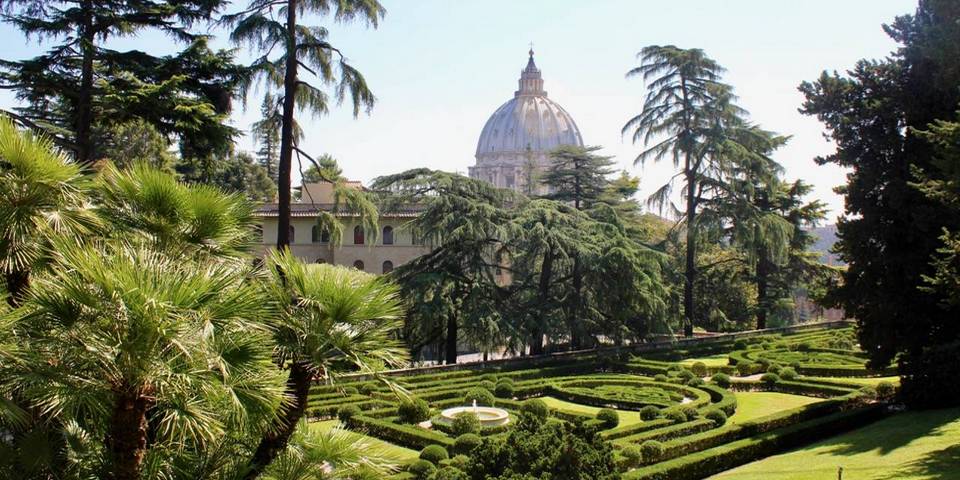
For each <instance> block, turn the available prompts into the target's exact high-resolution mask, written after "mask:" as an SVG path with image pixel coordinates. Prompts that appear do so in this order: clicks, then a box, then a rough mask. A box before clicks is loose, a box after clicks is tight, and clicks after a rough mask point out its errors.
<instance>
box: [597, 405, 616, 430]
mask: <svg viewBox="0 0 960 480" xmlns="http://www.w3.org/2000/svg"><path fill="white" fill-rule="evenodd" d="M597 420H600V421H601V422H602V423H603V427H604V428H614V427H616V426H617V425H620V415H618V414H617V411H616V410H613V409H612V408H601V409H600V411H598V412H597Z"/></svg>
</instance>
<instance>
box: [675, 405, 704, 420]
mask: <svg viewBox="0 0 960 480" xmlns="http://www.w3.org/2000/svg"><path fill="white" fill-rule="evenodd" d="M677 410H679V411H681V412H683V415H684V416H685V417H687V420H696V419H697V418H699V417H700V412H699V411H697V409H696V408H694V407H692V406H690V405H680V406H679V407H677Z"/></svg>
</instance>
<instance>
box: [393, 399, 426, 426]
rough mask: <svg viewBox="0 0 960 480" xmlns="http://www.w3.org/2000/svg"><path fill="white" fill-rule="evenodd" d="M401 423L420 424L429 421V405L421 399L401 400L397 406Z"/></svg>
mask: <svg viewBox="0 0 960 480" xmlns="http://www.w3.org/2000/svg"><path fill="white" fill-rule="evenodd" d="M397 416H398V417H400V422H401V423H420V422H424V421H427V420H429V419H430V405H428V404H427V402H426V400H423V399H421V398H410V399H407V400H401V401H400V405H398V406H397Z"/></svg>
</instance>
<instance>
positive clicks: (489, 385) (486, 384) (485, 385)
mask: <svg viewBox="0 0 960 480" xmlns="http://www.w3.org/2000/svg"><path fill="white" fill-rule="evenodd" d="M477 386H479V387H480V388H482V389H484V390H487V391H489V392H492V391H494V390H496V388H497V385H496V384H495V383H493V381H492V380H481V381H480V383H478V384H477Z"/></svg>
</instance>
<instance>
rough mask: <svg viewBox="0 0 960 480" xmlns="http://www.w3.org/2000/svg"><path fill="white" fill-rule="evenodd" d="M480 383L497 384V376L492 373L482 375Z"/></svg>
mask: <svg viewBox="0 0 960 480" xmlns="http://www.w3.org/2000/svg"><path fill="white" fill-rule="evenodd" d="M480 381H482V382H492V383H497V376H496V375H494V374H492V373H484V374H483V375H481V376H480Z"/></svg>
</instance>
